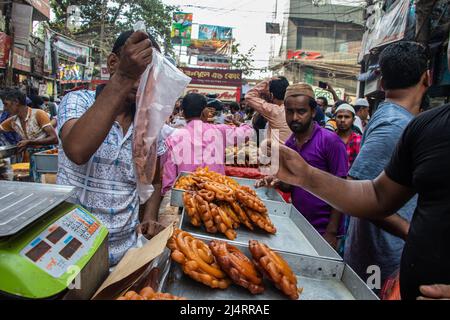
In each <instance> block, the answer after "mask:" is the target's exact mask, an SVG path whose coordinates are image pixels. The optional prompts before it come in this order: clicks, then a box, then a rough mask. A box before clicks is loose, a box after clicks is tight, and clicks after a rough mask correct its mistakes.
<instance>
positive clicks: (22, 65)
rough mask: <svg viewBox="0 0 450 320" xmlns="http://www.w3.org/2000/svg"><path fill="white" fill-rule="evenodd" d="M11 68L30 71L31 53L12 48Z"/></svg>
mask: <svg viewBox="0 0 450 320" xmlns="http://www.w3.org/2000/svg"><path fill="white" fill-rule="evenodd" d="M13 68H14V69H16V70H21V71H24V72H31V55H30V53H29V52H28V51H26V50H22V49H19V48H14V55H13Z"/></svg>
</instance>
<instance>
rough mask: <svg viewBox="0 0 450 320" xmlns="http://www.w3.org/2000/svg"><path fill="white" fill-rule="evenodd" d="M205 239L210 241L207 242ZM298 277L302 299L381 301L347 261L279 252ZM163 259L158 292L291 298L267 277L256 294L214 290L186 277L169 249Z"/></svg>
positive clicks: (233, 287) (224, 297)
mask: <svg viewBox="0 0 450 320" xmlns="http://www.w3.org/2000/svg"><path fill="white" fill-rule="evenodd" d="M200 239H202V240H206V241H207V240H208V239H203V238H200ZM236 246H237V247H238V248H239V249H240V250H241V251H242V252H243V253H244V254H245V255H246V256H247V257H251V254H250V252H249V250H248V245H247V246H243V245H236ZM277 252H278V254H280V256H281V257H282V258H283V259H285V260H286V262H287V263H288V264H289V266H290V267H291V268H292V271H293V272H294V273H295V275H296V276H297V284H298V286H299V287H302V288H303V292H302V294H301V295H300V298H299V300H378V297H377V296H376V295H375V294H374V293H373V292H372V291H371V290H370V289H369V287H367V285H366V284H365V283H364V282H363V281H362V280H361V279H360V278H359V277H358V275H357V274H356V273H355V272H354V271H353V270H352V269H351V268H350V267H349V266H348V265H347V264H345V263H344V262H342V261H337V260H334V259H326V258H318V257H311V256H307V255H300V254H293V253H286V252H281V251H277ZM163 255H164V257H163V258H162V259H160V260H159V261H160V262H161V265H160V266H159V267H160V268H161V270H163V273H162V277H161V280H160V284H159V287H158V291H161V292H167V293H170V294H173V295H177V296H182V297H185V298H187V299H189V300H281V299H288V298H287V297H286V296H284V295H283V293H281V291H279V290H278V289H277V288H275V286H274V285H273V284H272V283H271V282H270V281H268V280H267V279H266V278H264V285H265V288H266V290H265V291H264V293H262V294H260V295H252V294H251V293H250V292H249V291H247V290H246V289H245V288H242V287H240V286H238V285H235V284H233V285H231V286H230V287H229V288H227V289H225V290H220V289H211V288H209V287H207V286H205V285H203V284H202V283H199V282H196V281H195V280H193V279H191V278H190V277H189V276H187V275H185V274H184V273H183V271H182V269H181V267H180V265H179V264H178V263H176V262H174V261H172V260H171V259H170V250H169V249H166V250H165V251H164V253H163Z"/></svg>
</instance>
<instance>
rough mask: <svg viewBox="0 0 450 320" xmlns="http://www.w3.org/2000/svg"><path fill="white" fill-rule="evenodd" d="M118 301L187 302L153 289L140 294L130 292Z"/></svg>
mask: <svg viewBox="0 0 450 320" xmlns="http://www.w3.org/2000/svg"><path fill="white" fill-rule="evenodd" d="M117 300H186V298H183V297H177V296H174V295H171V294H168V293H162V292H155V290H153V289H152V288H151V287H145V288H143V289H142V290H141V291H140V292H139V293H137V292H135V291H128V292H127V293H126V294H124V295H123V296H121V297H119V298H117Z"/></svg>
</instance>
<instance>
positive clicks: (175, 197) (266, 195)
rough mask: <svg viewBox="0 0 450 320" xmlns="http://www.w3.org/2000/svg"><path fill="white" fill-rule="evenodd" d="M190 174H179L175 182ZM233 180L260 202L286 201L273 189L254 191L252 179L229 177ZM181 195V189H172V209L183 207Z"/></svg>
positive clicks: (182, 191)
mask: <svg viewBox="0 0 450 320" xmlns="http://www.w3.org/2000/svg"><path fill="white" fill-rule="evenodd" d="M188 174H190V172H184V171H183V172H181V173H180V174H179V175H178V177H177V180H176V181H178V179H179V178H180V177H183V176H186V175H188ZM230 178H233V179H234V180H236V182H237V183H239V184H240V185H241V186H249V187H251V188H252V189H254V190H255V191H256V194H257V195H258V196H259V197H260V198H261V199H262V200H271V201H278V202H283V203H286V201H284V199H283V197H282V196H281V195H280V194H279V193H278V192H277V191H276V190H275V189H273V188H258V189H255V187H254V185H255V181H256V180H254V179H246V178H239V177H230ZM183 193H184V190H182V189H175V188H174V189H172V194H171V197H170V205H171V206H173V207H184V203H183Z"/></svg>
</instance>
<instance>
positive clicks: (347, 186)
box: [276, 105, 450, 299]
mask: <svg viewBox="0 0 450 320" xmlns="http://www.w3.org/2000/svg"><path fill="white" fill-rule="evenodd" d="M278 147H279V156H280V158H279V168H278V172H277V174H276V177H277V178H278V179H280V180H281V181H283V182H285V183H289V184H291V185H295V186H299V187H302V188H304V189H306V190H308V191H309V192H311V193H312V194H314V195H315V196H317V197H319V198H321V199H322V200H324V201H326V202H328V203H329V204H330V205H331V206H333V207H334V208H336V209H337V210H339V211H341V212H347V213H348V214H350V215H352V216H355V217H359V218H367V219H383V218H385V217H387V216H390V215H392V214H394V213H395V212H397V210H398V209H399V208H401V207H402V206H403V205H404V204H405V203H406V202H407V201H408V200H409V199H411V198H412V197H413V196H414V195H415V194H416V193H418V195H419V200H418V205H417V208H416V210H415V212H414V216H413V219H412V221H411V226H410V231H409V234H408V237H407V240H406V245H405V249H404V252H403V256H402V261H401V270H400V286H401V296H402V299H416V298H418V297H421V296H423V297H428V298H434V299H439V298H450V160H449V159H450V105H445V106H442V107H440V108H436V109H433V110H430V111H427V112H425V113H423V114H421V115H419V116H418V117H417V118H416V119H414V120H413V121H412V122H411V123H410V124H409V125H408V126H407V128H406V129H405V132H404V133H403V136H402V138H401V139H400V141H399V143H398V145H397V148H396V151H395V152H394V154H393V156H392V159H391V161H390V163H389V164H388V166H387V167H386V169H385V171H383V172H382V173H381V174H380V175H379V176H378V177H377V178H376V179H375V180H372V181H370V180H366V181H362V180H361V181H349V180H344V179H339V178H337V177H335V176H333V175H330V174H328V173H326V172H323V171H321V170H319V169H316V168H314V167H312V166H310V165H308V164H307V163H306V162H305V161H304V160H303V158H301V157H300V155H299V154H298V153H297V152H295V151H293V150H291V149H289V148H287V147H285V146H278ZM342 190H346V192H342ZM355 199H358V201H355ZM434 284H439V285H440V286H432V285H434Z"/></svg>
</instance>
